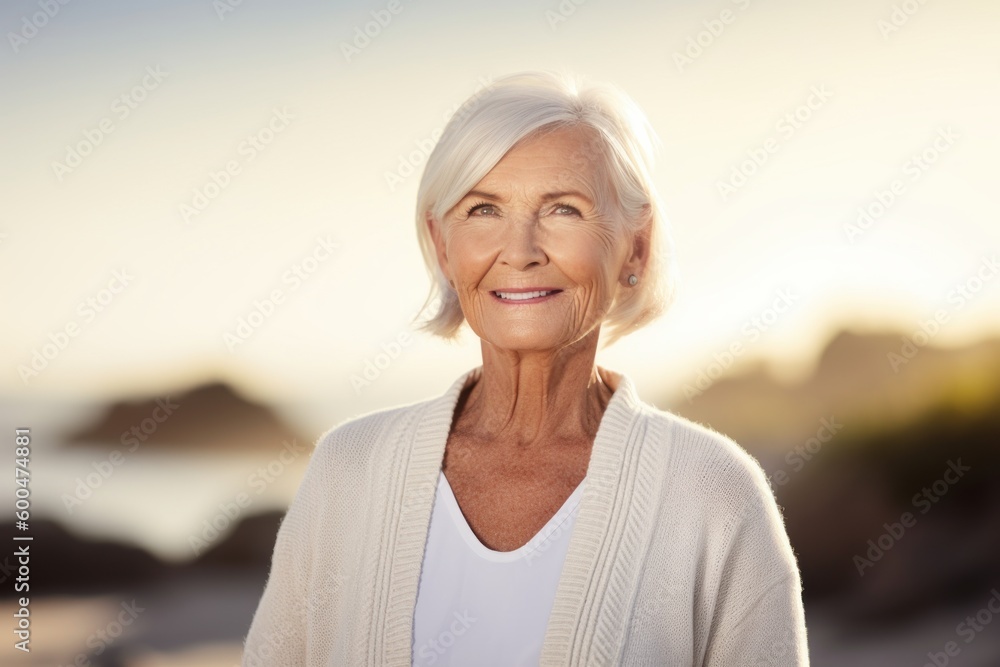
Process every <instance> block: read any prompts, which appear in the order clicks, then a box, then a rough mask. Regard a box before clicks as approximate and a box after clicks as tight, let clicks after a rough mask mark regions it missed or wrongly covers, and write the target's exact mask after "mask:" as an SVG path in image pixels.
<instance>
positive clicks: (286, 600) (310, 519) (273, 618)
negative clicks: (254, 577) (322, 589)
mask: <svg viewBox="0 0 1000 667" xmlns="http://www.w3.org/2000/svg"><path fill="white" fill-rule="evenodd" d="M322 449H323V448H321V447H317V448H316V451H315V452H314V453H313V455H312V458H311V459H310V461H309V464H308V466H307V468H306V472H305V475H304V476H303V479H302V482H301V484H300V485H299V489H298V491H297V492H296V494H295V498H294V499H293V500H292V503H291V505H290V506H289V508H288V511H287V512H286V513H285V516H284V518H283V519H282V521H281V526H280V527H279V529H278V534H277V537H276V539H275V545H274V553H273V555H272V558H271V568H270V572H269V574H268V578H267V584H266V585H265V587H264V592H263V595H262V596H261V599H260V602H259V603H258V605H257V610H256V612H255V613H254V616H253V621H252V622H251V624H250V630H249V632H248V634H247V637H246V641H245V642H244V646H243V660H242V663H241V664H242V667H264V666H272V665H281V666H282V667H305V665H306V663H307V649H308V647H307V643H306V640H307V637H308V631H309V620H310V619H309V616H310V614H309V612H310V609H311V608H312V606H313V605H312V604H311V597H310V594H309V589H310V581H311V578H312V577H311V570H312V545H311V540H310V534H311V532H312V527H313V525H314V523H315V518H316V516H317V515H318V514H319V513H320V508H319V507H318V506H317V503H318V502H321V500H322V499H321V497H320V494H319V493H318V491H319V489H321V488H322V487H321V484H322V480H321V477H322V471H323V468H324V466H323V465H322V464H323V461H322V459H323V456H322V453H323V451H322Z"/></svg>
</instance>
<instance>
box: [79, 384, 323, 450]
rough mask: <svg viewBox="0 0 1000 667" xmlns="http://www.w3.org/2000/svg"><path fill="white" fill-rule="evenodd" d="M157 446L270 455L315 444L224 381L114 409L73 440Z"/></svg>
mask: <svg viewBox="0 0 1000 667" xmlns="http://www.w3.org/2000/svg"><path fill="white" fill-rule="evenodd" d="M136 441H138V442H141V443H143V445H144V446H145V444H146V442H147V441H148V442H149V443H155V444H157V445H160V446H163V447H169V448H172V449H178V450H189V451H190V450H198V451H209V450H223V451H225V450H229V451H253V450H258V451H259V450H270V449H276V448H278V447H280V446H281V444H282V443H283V442H286V441H287V442H293V441H298V442H299V443H300V444H303V443H311V442H312V438H311V437H308V436H305V435H304V434H302V433H300V432H298V431H297V430H296V429H295V428H293V427H292V426H291V425H289V424H288V423H287V422H285V421H284V420H283V419H281V418H280V417H279V416H278V415H277V414H276V413H275V411H274V410H273V409H272V408H270V407H268V406H266V405H262V404H260V403H257V402H254V401H250V400H247V399H246V398H244V397H243V396H241V395H239V394H237V393H236V392H235V391H234V390H233V389H232V387H230V386H229V385H227V384H223V383H220V382H216V383H211V384H206V385H202V386H199V387H194V388H192V389H190V390H188V391H186V392H183V393H180V394H170V395H164V396H162V397H153V398H144V399H138V400H121V401H118V402H116V403H114V404H112V405H109V406H108V407H107V408H105V409H104V410H103V414H101V415H100V416H99V417H98V418H97V419H96V420H95V421H94V422H93V423H92V424H90V425H89V426H86V427H84V428H82V429H80V430H78V431H76V432H74V433H70V434H69V435H68V436H67V442H68V443H69V444H71V445H73V444H81V443H87V444H93V443H103V442H106V443H109V444H122V445H126V446H131V445H133V444H134V443H135V442H136Z"/></svg>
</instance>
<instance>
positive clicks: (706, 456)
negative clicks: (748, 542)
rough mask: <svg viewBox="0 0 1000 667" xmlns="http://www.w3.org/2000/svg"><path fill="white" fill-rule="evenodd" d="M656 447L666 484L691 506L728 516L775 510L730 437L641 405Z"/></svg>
mask: <svg viewBox="0 0 1000 667" xmlns="http://www.w3.org/2000/svg"><path fill="white" fill-rule="evenodd" d="M644 406H645V410H644V411H645V413H646V414H647V415H648V418H649V420H650V427H651V428H650V432H652V433H653V434H655V436H654V437H655V439H656V443H655V444H656V446H658V447H662V448H664V450H663V452H662V453H663V455H664V456H663V458H662V460H663V461H664V466H665V470H664V471H663V472H664V474H665V475H666V480H665V481H666V483H667V484H668V485H669V486H671V487H673V488H674V489H675V490H678V491H680V493H681V494H683V495H685V496H686V497H687V498H690V499H691V500H694V501H700V503H701V504H703V505H708V506H710V507H712V508H715V509H717V510H720V511H722V512H725V513H729V514H733V515H745V514H746V512H747V511H749V510H750V509H753V508H756V509H764V508H765V507H767V506H768V505H773V504H774V494H773V491H772V489H771V486H770V483H769V481H768V479H767V475H766V473H765V472H764V469H763V468H762V467H761V465H760V463H759V462H758V461H757V459H756V458H755V457H754V456H753V455H751V454H750V453H749V452H748V451H747V450H746V449H744V448H743V447H742V446H741V445H740V444H739V443H737V442H736V441H735V440H733V439H732V438H731V437H729V436H727V435H725V434H723V433H720V432H718V431H716V430H714V429H712V428H710V427H709V426H706V425H704V424H700V423H698V422H695V421H691V420H690V419H687V418H685V417H681V416H680V415H677V414H675V413H673V412H668V411H666V410H661V409H659V408H656V407H654V406H650V405H648V404H644Z"/></svg>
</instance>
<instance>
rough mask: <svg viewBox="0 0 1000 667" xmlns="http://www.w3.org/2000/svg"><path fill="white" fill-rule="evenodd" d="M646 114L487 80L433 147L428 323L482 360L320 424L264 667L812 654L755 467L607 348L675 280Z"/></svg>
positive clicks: (521, 80)
mask: <svg viewBox="0 0 1000 667" xmlns="http://www.w3.org/2000/svg"><path fill="white" fill-rule="evenodd" d="M654 141H655V134H654V133H653V132H652V130H651V129H650V128H649V125H648V122H647V121H646V120H645V117H644V115H643V114H642V113H641V112H640V110H639V109H638V108H637V107H636V106H635V104H634V103H633V102H632V101H631V100H630V99H629V98H628V97H627V96H626V95H624V94H623V93H621V92H620V91H618V90H617V89H616V88H614V87H612V86H607V85H603V86H600V85H586V86H580V85H578V84H577V83H576V82H574V81H572V80H570V79H568V78H564V77H561V76H557V75H553V74H547V73H527V74H519V75H512V76H508V77H505V78H502V79H500V80H498V81H496V82H494V83H493V84H492V85H491V86H489V87H488V88H487V89H485V90H484V91H482V92H481V93H480V94H478V95H477V96H475V97H474V98H472V99H470V100H468V101H467V102H466V103H465V105H464V106H463V107H462V108H460V109H459V111H458V112H457V113H456V114H455V116H454V117H453V118H452V119H451V121H450V122H449V123H448V126H447V127H446V128H445V131H444V133H443V135H442V136H441V139H440V141H439V142H438V144H437V146H436V147H435V149H434V151H433V153H432V154H431V156H430V158H429V159H428V162H427V167H426V170H425V172H424V175H423V179H422V181H421V183H420V188H419V193H418V197H417V233H418V236H419V239H420V244H421V247H422V250H423V253H424V259H425V261H426V262H427V264H428V269H429V270H430V272H431V275H432V278H433V288H432V291H431V294H430V296H429V297H428V302H427V304H425V306H433V307H434V310H435V311H436V312H435V313H434V316H433V318H432V319H430V320H429V321H428V322H427V324H426V328H428V329H429V330H431V331H432V332H434V333H436V334H439V335H441V336H444V337H445V338H451V337H454V336H455V335H456V333H457V332H458V331H459V329H460V327H461V326H462V324H463V323H464V322H468V325H469V327H470V328H471V329H472V330H473V331H474V332H475V333H476V335H477V336H478V337H479V338H480V340H481V346H482V365H481V366H478V367H476V368H474V369H472V370H469V371H467V372H466V373H464V374H463V375H461V376H460V377H458V378H457V379H456V380H454V382H452V384H451V386H450V387H449V388H448V389H447V390H446V391H445V392H444V394H442V395H440V396H437V397H435V398H431V399H428V400H424V401H421V402H417V403H412V404H408V405H401V406H397V407H394V408H392V409H387V410H381V411H376V412H372V413H369V414H366V415H363V416H359V417H355V418H352V419H349V420H347V421H345V422H343V423H341V424H340V425H339V426H337V427H335V428H333V429H332V430H330V431H328V432H327V433H326V434H325V435H324V436H323V437H322V438H321V439H320V441H319V443H318V445H317V448H316V451H315V453H314V455H313V457H312V460H311V461H310V464H309V467H308V470H307V472H306V474H305V477H304V479H303V482H302V485H301V487H300V489H299V491H298V493H297V495H296V497H295V499H294V501H293V502H292V505H291V507H290V508H289V510H288V514H287V515H286V517H285V519H284V521H283V522H282V524H281V528H280V530H279V531H278V536H277V541H276V544H275V548H274V556H273V560H272V565H271V571H270V575H269V579H268V581H267V585H266V588H265V589H264V593H263V597H262V598H261V600H260V605H259V607H258V608H257V612H256V614H255V616H254V619H253V623H252V626H251V628H250V632H249V635H248V637H247V640H246V646H245V651H244V658H243V664H244V665H245V666H246V667H253V666H255V665H309V666H314V667H320V666H321V665H322V666H326V665H338V666H339V665H348V666H352V667H353V666H357V665H400V666H402V665H473V666H483V665H503V666H510V665H539V664H542V665H669V666H678V665H703V666H708V665H711V666H719V667H722V666H725V667H729V666H737V665H741V666H742V665H782V666H786V665H807V664H808V656H807V649H806V629H805V620H804V615H803V608H802V594H801V583H800V578H799V572H798V566H797V563H796V560H795V556H794V554H793V552H792V549H791V546H790V544H789V541H788V537H787V535H786V533H785V530H784V524H783V520H782V516H781V514H780V512H779V508H778V506H777V505H776V503H775V500H774V496H773V494H772V493H771V490H770V487H769V485H768V482H767V480H766V477H765V475H764V473H763V471H762V470H761V468H760V466H759V465H758V463H757V462H756V461H755V460H754V459H753V458H752V457H751V456H750V455H749V454H747V453H746V452H745V451H744V450H743V449H742V448H741V447H740V446H739V445H737V444H736V443H734V442H733V441H732V440H730V439H728V438H726V437H725V436H723V435H720V434H718V433H716V432H714V431H711V430H709V429H708V428H705V427H703V426H700V425H698V424H694V423H692V422H690V421H687V420H685V419H682V418H680V417H678V416H675V415H673V414H671V413H669V412H665V411H662V410H659V409H657V408H655V407H653V406H651V405H649V404H647V403H645V402H643V401H642V400H641V399H640V398H639V396H638V395H637V393H636V387H635V385H634V383H633V382H632V380H631V379H630V378H629V377H628V376H627V375H625V374H623V373H617V372H614V371H611V370H608V369H606V368H602V367H600V366H597V365H596V363H595V357H596V352H597V347H598V337H599V335H600V333H601V330H602V327H604V326H607V327H608V329H609V332H610V335H608V336H607V337H606V339H605V341H604V345H607V344H608V343H610V342H612V341H614V340H617V339H619V338H621V337H622V336H624V335H626V334H628V333H630V332H633V331H635V330H636V329H638V328H639V327H641V326H643V325H644V324H646V323H648V322H650V321H651V320H653V319H654V318H656V317H657V316H659V315H660V314H661V313H662V312H663V311H664V310H665V308H666V306H667V304H668V303H669V301H670V298H671V293H672V286H673V280H672V279H671V278H670V275H669V269H670V267H671V266H672V263H671V262H670V261H669V254H668V252H667V248H668V247H669V242H668V240H667V239H668V237H667V233H666V230H665V229H664V222H663V219H662V213H661V208H660V205H659V203H658V199H657V196H656V193H655V192H654V187H653V183H652V177H651V166H652V150H651V149H652V145H653V142H654Z"/></svg>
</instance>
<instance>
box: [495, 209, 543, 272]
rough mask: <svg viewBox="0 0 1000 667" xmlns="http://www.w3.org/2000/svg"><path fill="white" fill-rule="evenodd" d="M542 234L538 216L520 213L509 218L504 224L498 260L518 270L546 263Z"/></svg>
mask: <svg viewBox="0 0 1000 667" xmlns="http://www.w3.org/2000/svg"><path fill="white" fill-rule="evenodd" d="M543 234H544V232H543V230H542V229H541V226H540V224H539V221H538V218H537V217H536V216H534V215H522V216H519V217H517V218H516V219H513V220H510V221H509V223H508V224H507V225H505V227H504V232H503V236H502V238H501V249H500V256H499V258H498V259H499V261H501V262H503V263H504V264H507V265H508V266H510V267H512V268H514V269H517V270H519V271H523V270H524V269H527V268H528V267H529V266H531V265H532V264H538V265H540V266H541V265H544V264H546V263H547V262H548V255H546V254H545V250H544V249H543V247H542V238H540V237H542V235H543Z"/></svg>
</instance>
